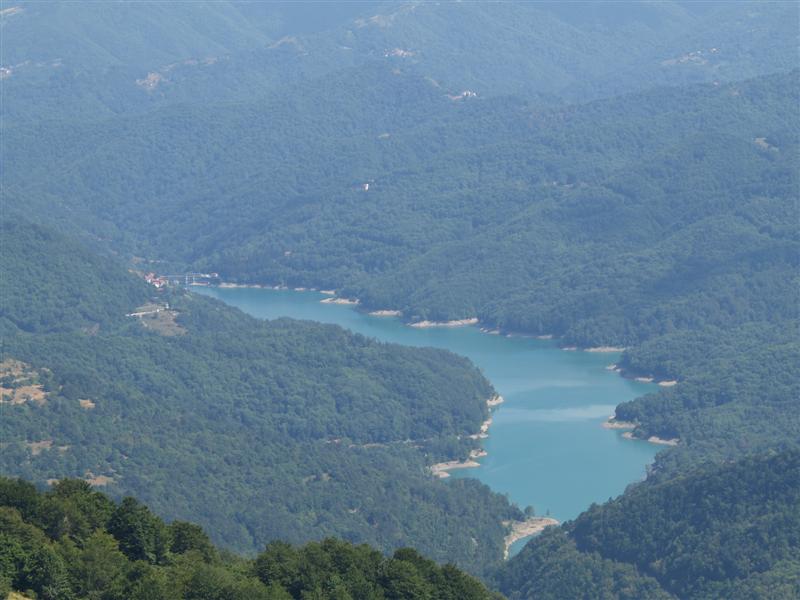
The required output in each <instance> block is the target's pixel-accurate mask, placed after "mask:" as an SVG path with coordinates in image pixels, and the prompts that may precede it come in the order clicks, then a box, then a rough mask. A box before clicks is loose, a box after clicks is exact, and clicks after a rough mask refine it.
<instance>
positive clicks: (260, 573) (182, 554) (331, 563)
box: [0, 478, 499, 600]
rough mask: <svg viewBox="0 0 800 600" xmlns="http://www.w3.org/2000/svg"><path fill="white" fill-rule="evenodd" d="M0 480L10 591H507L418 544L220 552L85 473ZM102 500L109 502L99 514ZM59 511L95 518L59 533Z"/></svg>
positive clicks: (157, 597) (201, 594)
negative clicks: (103, 489) (102, 489)
mask: <svg viewBox="0 0 800 600" xmlns="http://www.w3.org/2000/svg"><path fill="white" fill-rule="evenodd" d="M0 489H2V490H3V496H2V497H0V542H2V543H0V585H3V586H4V588H2V591H3V592H4V593H7V592H8V591H10V590H20V591H23V590H24V591H32V592H34V593H35V594H36V596H35V597H36V598H39V599H41V600H100V599H103V600H162V599H163V600H176V599H185V600H307V599H309V598H315V599H318V600H362V599H363V600H391V599H397V600H405V599H408V600H417V599H419V598H426V599H429V600H490V599H496V598H499V596H497V595H496V594H492V593H491V592H489V591H488V590H487V589H486V588H485V587H484V586H483V585H482V584H481V583H479V582H478V581H477V580H476V579H474V578H472V577H470V576H469V575H466V574H465V573H463V572H461V571H459V570H458V569H456V568H455V567H453V566H452V565H445V566H439V565H437V564H436V563H435V562H433V561H431V560H428V559H426V558H423V557H422V556H421V555H419V554H418V553H417V552H416V551H414V550H410V549H401V550H398V551H397V552H395V554H394V556H393V557H391V558H387V557H385V556H384V555H382V554H381V553H380V552H378V551H376V550H374V549H372V548H370V547H369V546H366V545H360V546H355V545H353V544H350V543H347V542H343V541H339V540H334V539H326V540H324V541H322V542H318V543H310V544H307V545H306V546H302V547H295V546H291V545H289V544H286V543H283V542H273V543H271V544H269V545H268V546H267V548H266V550H264V552H262V553H261V554H259V555H258V556H257V557H256V558H255V559H254V560H249V559H243V558H239V557H236V556H232V555H228V554H225V553H220V552H218V551H217V550H216V549H215V548H214V547H213V546H212V545H211V544H210V543H208V538H207V536H206V534H205V533H204V532H203V530H202V529H201V528H199V527H198V526H197V525H194V524H192V523H177V522H176V523H172V524H171V525H167V524H166V523H164V521H162V520H161V519H159V518H158V517H156V516H155V515H154V514H153V513H152V512H150V510H149V509H148V508H147V507H146V506H144V505H142V504H140V503H138V502H137V501H136V500H135V499H133V498H130V497H128V498H125V499H124V500H123V501H122V503H121V504H119V505H115V504H114V503H113V502H112V501H111V500H109V499H108V498H106V497H105V496H103V495H101V494H99V493H97V492H94V491H92V490H91V489H90V488H89V487H88V486H86V485H85V482H83V481H76V480H62V481H60V482H58V483H57V484H56V486H55V487H54V488H53V489H52V490H50V491H48V492H45V493H42V492H38V491H36V490H35V488H33V489H32V488H31V485H30V484H28V483H26V482H24V481H21V480H11V479H7V478H0ZM67 491H68V493H65V492H67ZM97 504H102V505H104V506H107V507H109V508H110V509H111V510H110V511H109V512H108V516H107V518H106V519H105V520H104V521H102V522H96V523H95V519H96V517H97V514H96V511H95V510H94V508H93V507H95V506H96V505H97ZM32 506H35V507H36V509H35V510H33V509H32V508H31V507H32ZM21 508H24V509H25V510H26V512H25V513H24V514H23V513H22V512H20V509H21ZM59 511H64V512H66V513H68V514H71V515H77V516H78V517H79V518H81V519H82V520H83V521H84V522H92V523H94V524H93V525H92V527H91V528H90V529H88V530H86V531H83V532H82V533H80V534H78V535H69V536H68V535H66V534H60V535H52V534H51V533H48V527H49V525H48V519H47V517H46V516H44V515H47V514H51V513H53V512H59ZM154 532H159V535H161V536H163V537H162V539H163V541H164V542H166V543H167V545H169V549H167V548H166V547H164V548H162V550H161V554H160V555H158V560H153V557H155V556H156V554H157V552H156V551H154V550H151V549H150V547H158V543H157V541H156V536H155V535H154ZM187 540H192V541H190V542H188V543H187ZM170 544H171V545H170Z"/></svg>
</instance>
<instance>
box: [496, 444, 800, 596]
mask: <svg viewBox="0 0 800 600" xmlns="http://www.w3.org/2000/svg"><path fill="white" fill-rule="evenodd" d="M798 507H800V453H798V452H797V451H786V452H782V453H777V454H772V455H768V456H764V457H759V458H749V459H743V460H740V461H738V462H734V463H729V464H726V465H725V466H723V467H721V468H720V467H715V466H709V465H706V466H705V467H702V468H698V469H695V470H690V471H687V472H685V474H683V475H681V476H679V477H676V478H675V479H672V480H670V481H667V482H664V483H658V484H652V483H645V484H642V485H639V486H635V487H634V488H632V489H631V490H629V491H628V493H626V494H625V495H623V496H621V497H620V498H617V499H616V500H614V501H611V502H609V503H607V504H604V505H601V506H597V505H595V506H592V507H591V508H589V510H587V511H586V512H585V513H583V514H582V515H581V516H580V517H578V518H577V519H576V520H575V521H573V522H571V523H569V524H568V525H566V527H564V528H562V529H556V530H550V531H546V532H545V533H543V534H542V536H541V537H540V539H538V540H537V541H536V543H531V544H528V546H526V547H525V548H524V549H523V551H522V552H521V553H520V554H519V555H518V556H516V557H515V558H513V559H512V560H511V561H510V562H509V564H508V565H507V566H506V567H504V569H503V570H502V571H501V572H500V574H499V575H498V577H497V581H498V583H499V587H500V589H501V591H503V592H504V593H506V594H507V595H508V597H509V598H511V599H512V600H515V599H520V600H521V599H532V598H536V599H537V600H540V599H548V598H552V599H554V600H555V599H559V598H565V597H573V598H576V597H580V598H587V599H588V598H629V599H631V600H633V599H636V598H673V597H674V598H685V599H687V600H690V599H695V598H697V599H700V598H703V599H705V598H727V599H730V600H734V599H737V600H738V599H745V598H770V599H771V600H790V599H791V598H797V597H798V596H799V595H800V550H799V546H798V543H797V540H798V536H800V510H798ZM656 582H658V583H657V584H656Z"/></svg>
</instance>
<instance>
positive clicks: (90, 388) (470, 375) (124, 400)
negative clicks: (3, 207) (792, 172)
mask: <svg viewBox="0 0 800 600" xmlns="http://www.w3.org/2000/svg"><path fill="white" fill-rule="evenodd" d="M0 232H2V239H0V241H1V242H2V248H3V257H4V262H3V270H2V273H3V280H2V285H3V289H4V290H12V291H13V295H14V297H15V298H19V302H17V301H15V302H4V303H3V307H2V311H1V314H0V317H1V318H2V323H3V333H4V335H3V355H2V360H3V362H2V368H3V374H2V375H3V378H2V382H3V386H4V390H6V389H8V391H9V393H10V394H11V395H12V398H13V400H10V401H7V402H5V403H3V404H1V405H0V411H2V417H3V418H2V419H1V420H0V438H2V440H3V451H2V453H0V465H1V466H2V471H3V473H6V474H9V475H14V476H21V477H24V478H26V479H29V480H31V481H34V482H37V483H44V482H45V481H46V480H48V479H58V478H60V477H63V476H71V477H80V478H84V479H86V480H89V481H92V482H93V483H95V484H96V485H101V486H105V487H106V488H107V489H108V490H109V492H110V493H112V494H113V495H115V496H119V495H120V494H135V495H136V496H137V497H138V498H140V499H141V500H142V501H144V502H146V503H147V504H148V505H150V506H151V507H152V508H153V509H154V510H156V511H157V512H158V514H159V515H162V516H163V517H165V518H168V519H174V518H179V519H184V520H193V521H196V522H198V523H200V524H201V525H202V526H203V527H205V528H206V529H207V530H208V531H209V533H210V535H211V536H212V538H213V539H214V540H215V541H216V542H218V543H220V544H223V545H224V546H226V547H228V548H234V549H238V550H242V551H253V550H255V549H258V548H260V547H261V546H263V544H264V543H265V542H266V541H268V540H272V539H284V540H288V541H291V542H298V543H299V542H305V541H309V540H315V539H321V538H323V537H325V536H329V535H334V536H338V537H342V538H345V539H347V540H353V541H359V542H370V543H372V544H373V545H375V546H377V547H379V548H381V549H383V550H387V551H388V550H392V549H394V548H397V547H400V546H404V545H410V544H411V543H412V541H413V543H414V545H415V547H417V548H420V549H421V550H425V551H428V552H429V554H430V556H432V557H433V558H435V559H437V560H451V561H453V562H456V563H458V564H461V565H464V566H468V567H470V568H471V569H472V570H473V571H474V572H481V571H482V570H483V569H484V566H485V565H488V564H490V563H492V562H494V561H496V560H498V559H499V558H500V557H501V556H502V551H503V545H502V544H503V542H502V539H503V536H504V535H505V533H506V527H505V526H504V525H503V524H502V521H503V520H507V519H512V520H513V519H518V518H521V517H522V513H521V511H520V510H519V509H517V508H516V507H513V506H510V505H509V504H508V501H507V500H506V499H505V498H504V497H502V496H499V495H496V494H493V493H491V492H490V491H489V490H488V488H486V487H485V486H483V485H481V484H479V483H478V482H476V481H471V480H470V481H457V482H453V484H452V485H450V484H449V483H447V484H445V483H443V482H439V481H437V480H434V478H433V477H432V476H431V475H430V474H429V473H427V470H426V466H427V465H430V464H433V463H435V462H439V461H441V460H452V459H454V458H461V457H465V456H466V454H467V453H468V451H469V450H470V449H471V448H473V447H474V445H475V444H476V443H477V442H476V441H475V440H472V439H470V438H469V437H468V435H471V434H473V433H476V432H477V431H478V429H479V426H480V424H481V422H482V421H483V420H484V419H485V418H486V416H487V406H486V400H487V399H488V398H489V397H491V395H492V394H493V390H492V388H491V386H490V384H489V383H488V382H487V381H486V380H485V379H484V378H483V377H482V376H481V375H480V373H479V372H478V371H477V370H476V369H475V368H474V367H473V366H472V365H471V364H470V363H469V362H468V361H467V360H466V359H463V358H460V357H457V356H455V355H453V354H450V353H448V352H445V351H441V350H434V349H411V348H405V347H401V346H396V345H386V344H380V343H378V342H375V341H372V340H369V339H366V338H364V337H362V336H358V335H354V334H350V333H348V332H346V331H345V330H343V329H341V328H338V327H335V326H326V325H317V324H313V323H309V322H296V321H290V320H279V321H273V322H263V321H257V320H255V319H253V318H251V317H248V316H246V315H244V314H242V313H241V312H239V311H237V310H235V309H231V308H228V307H225V306H224V305H222V304H221V303H219V302H216V301H213V300H211V299H208V298H204V297H201V296H196V295H191V294H186V293H184V292H182V291H180V290H174V291H162V292H161V293H160V294H157V295H156V296H155V297H153V298H152V299H151V298H150V296H151V295H152V294H154V293H155V290H154V288H152V287H150V286H148V285H147V284H145V282H144V281H143V280H142V279H140V278H137V277H136V276H134V275H132V274H130V273H127V272H126V271H125V269H124V268H122V267H121V266H120V265H119V264H118V263H116V262H115V261H114V260H112V259H108V258H98V257H97V256H96V255H94V254H93V253H92V251H91V250H89V249H87V248H85V247H83V246H82V245H81V244H79V243H76V242H74V241H71V240H69V239H68V238H65V237H64V236H62V235H60V234H58V233H55V232H53V231H50V230H47V229H45V228H43V227H41V226H35V225H31V224H28V223H25V222H24V220H22V219H21V218H17V219H15V222H13V223H4V224H3V226H2V228H0ZM23 300H24V301H23ZM139 303H146V304H145V305H144V306H143V307H142V308H145V309H146V308H147V306H148V305H149V306H151V307H153V308H151V309H150V310H151V311H152V310H155V309H156V308H157V307H161V308H160V312H159V313H154V314H149V315H142V316H139V317H136V316H126V314H130V313H132V312H135V309H136V308H137V305H138V304H139ZM126 304H127V306H126ZM140 311H141V312H146V310H144V311H142V310H141V308H140ZM17 390H19V393H18V392H17ZM4 393H5V391H4ZM25 394H27V396H26V395H25ZM478 540H480V541H478Z"/></svg>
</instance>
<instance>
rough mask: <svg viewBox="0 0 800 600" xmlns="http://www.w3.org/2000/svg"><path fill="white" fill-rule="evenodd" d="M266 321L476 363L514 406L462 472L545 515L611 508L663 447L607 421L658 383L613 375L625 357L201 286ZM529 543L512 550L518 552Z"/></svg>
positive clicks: (498, 412)
mask: <svg viewBox="0 0 800 600" xmlns="http://www.w3.org/2000/svg"><path fill="white" fill-rule="evenodd" d="M192 290H193V291H195V292H198V293H202V294H206V295H209V296H212V297H215V298H218V299H220V300H222V301H224V302H225V303H227V304H229V305H231V306H235V307H237V308H239V309H241V310H243V311H244V312H246V313H249V314H251V315H253V316H255V317H259V318H264V319H274V318H278V317H292V318H295V319H308V320H313V321H319V322H323V323H335V324H337V325H340V326H342V327H345V328H347V329H350V330H351V331H355V332H358V333H361V334H363V335H366V336H370V337H373V338H377V339H379V340H381V341H385V342H394V343H398V344H404V345H407V346H434V347H437V348H446V349H447V350H451V351H452V352H455V353H457V354H461V355H463V356H467V357H469V358H470V359H471V360H472V361H473V362H474V363H475V364H476V365H477V366H478V367H479V368H480V369H481V370H482V371H483V373H484V374H485V375H486V377H487V378H488V379H489V380H490V381H491V382H492V384H493V385H494V387H495V389H496V390H497V392H498V393H499V394H501V395H502V396H503V397H504V398H505V403H504V404H502V405H501V406H499V407H498V408H496V409H495V410H494V413H493V416H494V420H493V423H492V426H491V429H490V430H489V437H488V438H487V439H485V440H483V447H484V449H485V450H486V451H487V452H488V455H487V456H486V457H484V458H481V459H479V462H480V463H481V467H479V468H474V469H462V470H456V471H452V472H451V475H452V476H453V477H475V478H477V479H479V480H480V481H482V482H483V483H485V484H486V485H488V486H489V487H491V488H492V490H494V491H496V492H499V493H501V494H507V495H508V497H509V498H510V499H511V500H512V501H513V502H515V503H516V504H518V505H519V506H520V507H522V508H524V507H526V506H529V505H530V506H533V507H534V510H535V512H536V514H537V515H546V514H549V515H550V516H552V517H554V518H556V519H558V520H559V521H565V520H568V519H572V518H574V517H576V516H577V515H578V514H579V513H580V512H582V511H583V510H585V509H586V508H588V507H589V505H590V504H591V503H592V502H598V503H599V502H604V501H606V500H608V499H609V498H611V497H614V496H617V495H619V494H620V493H622V492H623V491H624V489H625V487H626V486H627V485H628V484H630V483H632V482H635V481H638V480H641V479H643V478H644V476H645V473H646V465H647V464H649V463H650V462H652V460H653V457H654V456H655V454H656V453H657V452H658V451H659V449H660V448H659V447H657V446H654V445H653V444H650V443H648V442H644V441H638V440H626V439H624V438H622V436H621V433H620V432H619V431H614V430H607V429H604V428H603V427H602V426H601V425H602V423H603V422H604V421H605V420H606V419H607V418H608V417H609V416H610V415H612V414H613V413H614V407H615V406H616V405H617V404H619V403H620V402H623V401H625V400H630V399H633V398H635V397H636V396H640V395H642V394H645V393H647V392H650V391H654V390H655V389H657V387H656V386H655V385H653V384H646V383H641V382H636V381H631V380H628V379H624V378H623V377H620V376H619V375H618V374H616V373H614V372H612V371H609V370H606V368H605V367H606V366H607V365H609V364H610V363H613V362H615V361H616V360H617V359H618V357H619V355H618V354H615V353H590V352H568V351H564V350H561V349H559V348H558V347H557V345H556V343H555V342H553V341H549V340H537V339H531V338H525V337H505V336H500V335H488V334H485V333H482V332H481V331H480V330H479V329H478V328H477V327H460V328H431V329H417V328H412V327H408V326H406V325H404V324H403V323H402V322H401V321H400V320H399V319H397V318H390V317H374V316H370V315H368V314H366V313H363V312H360V311H358V310H356V309H355V308H354V307H352V306H346V305H337V304H322V303H320V300H322V299H324V298H326V296H324V295H322V294H319V293H316V292H296V291H291V290H272V289H262V288H216V287H194V288H192ZM522 545H524V540H521V541H520V542H517V543H516V544H515V545H514V546H512V549H511V553H512V554H513V553H514V552H515V551H518V550H519V549H520V548H521V547H522Z"/></svg>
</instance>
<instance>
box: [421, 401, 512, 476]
mask: <svg viewBox="0 0 800 600" xmlns="http://www.w3.org/2000/svg"><path fill="white" fill-rule="evenodd" d="M503 402H505V400H504V399H503V397H502V396H501V395H500V394H495V395H494V396H492V397H491V398H487V399H486V407H487V408H488V409H489V416H488V417H487V419H486V420H485V421H483V423H481V426H480V428H479V429H478V433H472V434H470V435H468V436H467V437H468V438H469V439H472V440H479V439H486V438H487V437H489V427H491V426H492V414H491V413H492V409H494V408H496V407H498V406H500V405H501V404H503ZM485 456H489V453H488V452H487V451H486V450H485V449H484V448H482V447H481V448H473V449H472V450H470V451H469V456H468V457H467V459H466V460H463V461H462V460H448V461H445V462H440V463H435V464H433V465H430V466H429V467H428V471H430V473H431V474H432V475H433V476H434V477H438V478H439V479H447V478H448V477H450V473H449V472H450V471H454V470H457V469H474V468H477V467H480V466H481V463H479V462H478V461H477V460H476V459H478V458H483V457H485Z"/></svg>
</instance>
